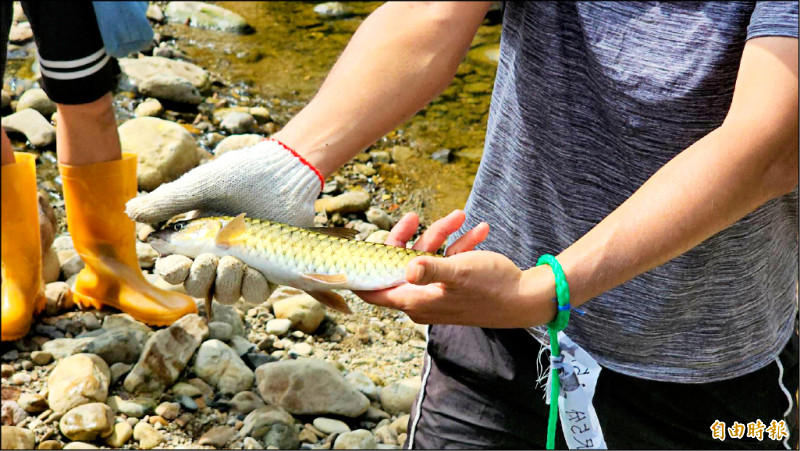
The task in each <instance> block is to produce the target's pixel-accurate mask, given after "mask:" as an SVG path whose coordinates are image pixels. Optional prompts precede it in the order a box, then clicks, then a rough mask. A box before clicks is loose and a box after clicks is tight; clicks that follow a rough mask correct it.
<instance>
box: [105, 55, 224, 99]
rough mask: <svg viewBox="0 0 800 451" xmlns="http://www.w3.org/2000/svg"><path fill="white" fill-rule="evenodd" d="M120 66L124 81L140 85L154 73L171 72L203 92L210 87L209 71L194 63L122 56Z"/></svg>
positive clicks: (152, 57)
mask: <svg viewBox="0 0 800 451" xmlns="http://www.w3.org/2000/svg"><path fill="white" fill-rule="evenodd" d="M119 67H120V70H121V71H122V74H123V75H124V77H125V78H126V80H123V82H124V83H128V84H130V85H132V86H133V87H134V88H136V87H138V86H139V85H140V84H141V83H142V82H144V81H145V80H147V79H148V78H150V77H152V76H153V75H160V74H169V75H173V76H177V77H182V78H184V79H186V80H188V81H189V82H190V83H191V84H192V86H194V87H195V88H197V89H198V90H200V92H203V90H204V89H206V88H207V87H208V84H209V81H208V72H206V71H205V69H203V68H201V67H200V66H197V65H195V64H192V63H187V62H185V61H177V60H171V59H169V58H163V57H160V56H146V57H144V58H121V59H120V60H119Z"/></svg>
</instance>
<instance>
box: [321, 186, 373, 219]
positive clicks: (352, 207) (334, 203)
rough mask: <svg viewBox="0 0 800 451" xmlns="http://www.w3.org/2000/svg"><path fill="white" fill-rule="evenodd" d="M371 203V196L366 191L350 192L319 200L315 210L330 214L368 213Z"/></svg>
mask: <svg viewBox="0 0 800 451" xmlns="http://www.w3.org/2000/svg"><path fill="white" fill-rule="evenodd" d="M370 201H371V199H370V196H369V194H367V193H365V192H364V191H350V192H347V193H344V194H340V195H338V196H335V197H328V198H324V199H317V201H316V202H314V209H315V210H316V211H317V212H322V211H324V212H326V213H328V214H333V213H339V214H347V213H362V212H365V211H367V209H368V208H369V204H370Z"/></svg>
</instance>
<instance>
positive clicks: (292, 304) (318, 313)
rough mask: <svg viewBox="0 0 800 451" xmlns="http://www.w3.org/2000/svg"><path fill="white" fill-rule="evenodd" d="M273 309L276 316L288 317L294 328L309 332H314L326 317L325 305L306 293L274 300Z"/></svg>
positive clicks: (280, 317) (279, 317)
mask: <svg viewBox="0 0 800 451" xmlns="http://www.w3.org/2000/svg"><path fill="white" fill-rule="evenodd" d="M272 310H273V311H274V312H275V317H276V318H278V319H288V320H289V321H291V323H292V328H294V329H297V330H300V331H303V332H305V333H307V334H312V333H314V331H316V330H317V328H319V325H320V324H321V323H322V320H324V319H325V306H324V305H322V304H321V303H320V302H318V301H317V300H316V299H314V298H313V297H311V296H309V295H308V294H305V293H304V294H300V295H297V296H291V297H288V298H285V299H281V300H277V301H273V303H272ZM272 321H277V320H272ZM275 335H279V334H275Z"/></svg>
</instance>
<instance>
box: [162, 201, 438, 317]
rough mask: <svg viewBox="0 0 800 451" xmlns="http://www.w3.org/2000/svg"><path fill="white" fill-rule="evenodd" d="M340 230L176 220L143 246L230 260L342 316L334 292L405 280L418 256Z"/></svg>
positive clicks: (236, 220)
mask: <svg viewBox="0 0 800 451" xmlns="http://www.w3.org/2000/svg"><path fill="white" fill-rule="evenodd" d="M357 233H358V232H357V231H356V230H353V229H347V228H343V227H312V228H305V227H295V226H291V225H288V224H283V223H280V222H274V221H269V220H265V219H257V218H248V217H246V216H245V214H244V213H242V214H240V215H238V216H236V217H232V216H209V217H204V218H197V219H190V220H186V221H177V222H174V223H172V224H169V225H167V226H166V227H164V228H163V229H161V230H158V231H155V232H152V233H150V235H149V236H148V237H147V242H148V243H149V244H150V245H151V246H152V247H153V248H154V249H155V250H156V251H158V253H159V254H161V255H169V254H180V255H185V256H187V257H191V258H196V257H197V256H198V255H200V254H204V253H210V254H214V255H217V256H219V257H224V256H228V255H229V256H233V257H236V258H238V259H239V260H241V261H242V262H244V263H245V264H247V265H249V266H251V267H253V268H254V269H256V270H258V271H260V272H261V273H262V274H263V275H264V277H266V279H267V280H269V281H270V282H271V283H273V284H278V285H288V286H291V287H294V288H298V289H300V290H303V291H305V292H306V293H308V294H309V295H311V296H312V297H314V299H316V300H318V301H319V302H321V303H322V304H324V305H326V306H328V307H330V308H332V309H334V310H338V311H340V312H343V313H350V312H351V310H350V308H349V307H348V305H347V303H346V302H345V300H344V298H342V296H341V295H339V294H338V293H336V292H335V291H333V290H334V289H337V290H365V291H372V290H382V289H385V288H391V287H394V286H397V285H400V284H403V283H405V282H406V276H405V274H406V266H407V265H408V262H410V261H411V260H413V259H414V258H416V257H418V256H422V255H427V256H432V257H442V256H441V255H438V254H431V253H428V252H421V251H417V250H414V249H407V248H403V247H396V246H388V245H385V244H380V243H369V242H366V241H357V240H355V239H354V238H355V235H356V234H357Z"/></svg>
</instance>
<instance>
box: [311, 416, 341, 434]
mask: <svg viewBox="0 0 800 451" xmlns="http://www.w3.org/2000/svg"><path fill="white" fill-rule="evenodd" d="M312 424H313V425H314V427H315V428H317V429H319V430H320V431H322V432H324V433H325V434H341V433H343V432H350V426H348V425H347V423H345V422H344V421H340V420H334V419H333V418H325V417H317V418H314V422H313V423H312Z"/></svg>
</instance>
